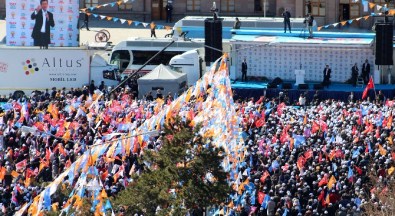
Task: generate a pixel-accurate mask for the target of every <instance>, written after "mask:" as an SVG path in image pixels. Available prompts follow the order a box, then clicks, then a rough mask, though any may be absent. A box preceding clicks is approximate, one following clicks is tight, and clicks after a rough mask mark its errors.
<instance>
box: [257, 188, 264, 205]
mask: <svg viewBox="0 0 395 216" xmlns="http://www.w3.org/2000/svg"><path fill="white" fill-rule="evenodd" d="M265 196H266V194H265V193H263V192H261V191H259V192H258V203H259V204H260V205H262V203H263V200H264V199H265Z"/></svg>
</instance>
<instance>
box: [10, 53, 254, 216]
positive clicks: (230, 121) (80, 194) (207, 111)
mask: <svg viewBox="0 0 395 216" xmlns="http://www.w3.org/2000/svg"><path fill="white" fill-rule="evenodd" d="M226 59H227V56H226V54H225V55H224V57H223V58H222V60H221V63H220V66H219V69H218V70H216V68H217V67H216V66H217V64H218V62H216V63H215V64H214V65H213V67H212V68H211V70H209V71H208V72H207V73H205V75H204V76H203V77H202V78H201V79H200V80H198V81H197V82H196V84H195V85H194V86H191V87H190V88H189V89H188V90H187V91H186V92H185V93H184V94H182V95H181V96H180V97H178V98H176V99H175V100H174V101H173V102H171V103H170V104H169V105H167V106H163V105H164V101H161V100H158V101H157V107H156V108H155V110H157V112H155V115H154V116H152V117H151V118H149V119H147V120H146V121H144V123H143V124H142V125H141V126H139V127H138V128H137V129H136V130H134V131H130V132H129V135H130V136H128V137H123V138H122V140H114V141H113V140H111V138H108V139H107V138H106V142H105V143H101V142H103V141H100V142H99V144H98V145H94V146H92V148H90V149H89V150H87V151H85V152H83V154H82V155H81V156H79V158H78V159H77V160H76V161H75V162H73V163H71V162H70V164H69V165H68V166H67V169H66V170H65V171H64V172H63V173H61V174H60V175H59V176H58V177H57V178H56V179H55V180H54V181H53V182H51V183H50V184H49V185H48V186H47V187H46V188H45V189H44V190H43V191H42V192H40V193H39V194H38V195H37V196H36V197H35V198H34V200H33V201H31V202H29V203H26V204H24V205H23V206H22V207H21V209H20V210H19V211H17V212H16V214H15V215H17V216H21V215H23V214H24V213H25V212H26V211H27V213H28V214H29V215H40V214H42V213H43V211H45V210H50V209H51V208H52V209H53V208H54V207H53V205H54V203H53V200H52V198H51V196H52V195H53V194H54V193H55V192H56V191H57V189H58V188H59V187H64V186H63V185H64V184H69V185H73V190H72V192H71V193H70V195H69V196H68V197H69V199H68V200H67V202H66V203H65V204H64V205H62V206H61V208H62V213H61V215H62V214H63V213H65V214H66V215H67V214H68V213H70V210H71V209H74V210H78V209H79V208H81V207H82V205H83V199H82V198H84V197H85V195H84V194H85V191H86V190H89V191H90V192H91V195H92V196H89V197H87V198H90V197H91V201H92V208H91V212H94V213H95V215H105V214H106V213H107V212H108V211H109V212H111V214H113V209H112V206H111V203H110V201H109V199H108V195H107V193H106V191H105V190H104V186H103V184H102V181H103V179H105V177H106V176H105V175H104V174H105V173H107V174H108V171H106V172H104V173H103V174H99V172H98V169H97V167H96V162H97V161H98V160H99V159H100V158H103V159H104V160H105V161H109V162H111V161H114V160H115V158H117V157H118V156H119V157H118V158H120V159H121V160H125V159H126V156H128V155H129V154H131V153H132V152H133V153H138V152H139V149H141V151H142V152H143V151H144V149H145V148H146V146H147V143H148V141H149V139H150V137H149V135H146V134H144V135H143V132H144V131H151V130H153V129H156V130H157V131H160V130H161V129H162V127H163V125H164V124H165V123H174V121H175V117H176V116H177V115H180V116H181V118H182V119H183V120H186V119H189V120H191V126H195V125H198V124H201V123H204V124H203V127H202V128H201V129H200V131H199V134H201V135H202V136H203V137H205V138H208V137H211V138H212V145H213V146H215V147H216V148H219V147H222V148H223V149H224V153H225V155H226V157H225V158H224V161H223V163H222V167H223V168H224V170H225V171H226V172H229V173H232V175H231V176H232V177H231V179H233V178H234V175H235V174H236V175H237V173H238V171H237V170H238V169H239V168H240V166H243V165H242V164H243V163H242V162H243V161H244V160H245V156H246V152H247V148H246V147H245V146H244V137H243V135H242V133H241V131H240V128H239V127H240V126H239V125H240V124H241V122H242V121H241V118H239V117H238V114H237V113H236V109H235V107H236V106H235V104H234V101H233V98H232V89H231V87H230V80H229V76H228V74H229V72H228V66H227V63H226ZM204 94H207V95H208V96H207V98H205V97H204ZM191 98H195V99H196V101H195V102H194V103H195V105H194V106H191V107H189V108H187V107H188V106H185V104H188V103H189V102H190V100H191ZM97 101H98V100H97V99H96V100H95V103H96V102H97ZM113 104H114V106H118V105H117V104H116V103H115V102H114V101H113ZM188 109H189V110H188ZM117 110H121V109H120V108H119V109H114V110H113V112H118V111H117ZM133 136H134V137H133ZM232 163H233V164H232ZM132 170H133V169H131V172H133V171H132ZM109 172H111V173H114V174H113V178H114V182H118V180H120V179H122V180H123V183H124V184H125V187H126V186H127V184H128V183H129V182H130V180H129V179H127V178H126V176H125V173H124V172H125V168H124V166H123V165H122V166H119V167H116V168H113V170H112V171H109ZM107 174H106V175H107ZM75 178H76V179H77V181H76V183H75V184H73V182H74V179H75ZM235 199H236V200H238V197H235ZM235 202H236V203H237V201H235ZM59 208H60V206H59Z"/></svg>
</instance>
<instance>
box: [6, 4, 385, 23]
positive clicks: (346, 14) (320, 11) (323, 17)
mask: <svg viewBox="0 0 395 216" xmlns="http://www.w3.org/2000/svg"><path fill="white" fill-rule="evenodd" d="M79 1H80V5H81V8H83V7H95V6H99V5H102V4H105V3H109V2H115V1H116V0H79ZM168 1H169V2H172V4H173V8H174V10H173V17H174V20H178V19H181V18H182V17H184V16H188V15H203V16H204V15H210V8H211V7H212V4H213V1H215V2H216V5H217V8H218V9H219V14H220V16H241V17H242V16H260V17H263V16H267V17H274V16H277V17H278V16H281V14H282V12H283V10H284V8H288V9H289V11H290V12H291V15H292V17H304V16H305V15H306V13H307V6H306V3H307V2H308V0H134V1H133V2H132V1H131V0H130V1H129V2H127V3H123V4H121V5H116V6H115V7H111V6H107V7H102V8H98V9H96V10H95V13H97V14H103V15H107V16H114V17H119V18H125V19H133V20H138V21H144V22H147V21H151V20H165V19H166V10H165V7H166V4H167V2H168ZM365 1H366V2H372V3H375V4H379V5H384V4H386V3H385V0H310V2H311V9H312V14H313V16H314V17H315V19H316V21H317V23H318V25H328V24H332V23H336V22H339V21H342V20H349V19H353V18H357V17H362V16H366V15H369V14H371V13H372V12H377V11H372V10H371V9H370V8H369V7H368V6H364V4H363V2H365ZM391 6H392V7H391ZM5 8H6V0H0V18H4V16H5ZM390 8H393V5H390ZM354 25H359V26H361V27H364V26H365V25H370V26H371V25H372V23H369V22H367V23H366V22H359V23H354Z"/></svg>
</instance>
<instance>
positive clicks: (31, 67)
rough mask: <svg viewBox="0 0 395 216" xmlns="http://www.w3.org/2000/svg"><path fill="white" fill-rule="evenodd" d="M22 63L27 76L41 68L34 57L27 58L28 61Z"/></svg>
mask: <svg viewBox="0 0 395 216" xmlns="http://www.w3.org/2000/svg"><path fill="white" fill-rule="evenodd" d="M22 65H23V70H24V71H25V75H26V76H28V75H30V74H34V73H35V72H38V71H39V70H40V69H39V68H38V66H37V63H36V61H35V60H34V59H27V60H26V61H24V62H22Z"/></svg>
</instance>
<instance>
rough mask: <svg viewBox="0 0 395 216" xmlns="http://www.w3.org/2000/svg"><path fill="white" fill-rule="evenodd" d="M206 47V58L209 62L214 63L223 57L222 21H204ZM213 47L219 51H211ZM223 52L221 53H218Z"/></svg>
mask: <svg viewBox="0 0 395 216" xmlns="http://www.w3.org/2000/svg"><path fill="white" fill-rule="evenodd" d="M204 39H205V42H204V45H206V46H205V50H204V51H205V58H204V60H205V61H206V62H207V63H208V62H214V61H216V60H217V59H218V58H220V57H221V56H222V20H221V19H216V20H214V19H210V18H208V19H206V20H205V21H204ZM209 47H213V48H215V49H217V50H214V49H211V48H209ZM218 50H221V51H218Z"/></svg>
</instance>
